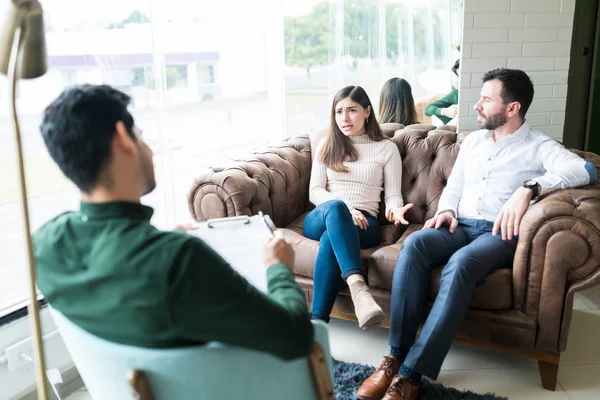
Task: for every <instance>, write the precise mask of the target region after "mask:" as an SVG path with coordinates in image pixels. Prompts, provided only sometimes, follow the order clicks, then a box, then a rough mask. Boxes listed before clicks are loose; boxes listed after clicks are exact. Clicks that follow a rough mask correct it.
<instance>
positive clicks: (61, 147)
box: [40, 84, 135, 192]
mask: <svg viewBox="0 0 600 400" xmlns="http://www.w3.org/2000/svg"><path fill="white" fill-rule="evenodd" d="M130 100H131V98H130V97H129V96H128V95H126V94H125V93H123V92H121V91H119V90H117V89H114V88H112V87H110V86H108V85H87V84H86V85H78V86H73V87H70V88H68V89H66V90H64V91H63V92H62V93H61V94H60V96H58V98H56V99H55V100H54V101H53V102H52V103H51V104H50V105H49V106H48V107H46V110H44V117H43V120H42V124H41V125H40V130H41V132H42V136H43V138H44V143H45V144H46V148H47V149H48V152H49V153H50V156H51V157H52V159H54V161H55V162H56V164H58V166H59V168H60V169H61V171H62V172H63V173H64V174H65V176H66V177H67V178H69V179H70V180H71V181H73V183H74V184H75V185H77V187H78V188H79V189H80V190H81V191H83V192H89V191H90V190H92V189H93V188H94V186H96V184H97V183H98V181H99V179H100V178H101V173H102V171H103V168H104V167H105V166H106V164H107V162H108V161H109V160H110V157H111V142H112V138H113V135H114V133H115V125H116V123H117V122H118V121H122V122H123V124H124V125H125V128H126V129H127V132H128V133H129V135H130V136H131V137H132V138H135V136H134V134H133V129H132V128H133V117H132V116H131V114H130V113H129V111H127V106H128V105H129V102H130Z"/></svg>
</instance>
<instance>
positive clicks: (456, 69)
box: [452, 58, 460, 76]
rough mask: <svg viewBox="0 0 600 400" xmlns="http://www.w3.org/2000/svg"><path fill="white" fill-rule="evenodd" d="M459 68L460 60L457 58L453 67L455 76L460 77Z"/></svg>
mask: <svg viewBox="0 0 600 400" xmlns="http://www.w3.org/2000/svg"><path fill="white" fill-rule="evenodd" d="M459 68H460V58H457V59H456V61H454V65H453V66H452V72H454V75H456V76H458V69H459Z"/></svg>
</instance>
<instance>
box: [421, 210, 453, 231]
mask: <svg viewBox="0 0 600 400" xmlns="http://www.w3.org/2000/svg"><path fill="white" fill-rule="evenodd" d="M443 225H448V226H449V227H450V228H448V230H449V231H450V233H454V231H455V230H456V227H457V226H458V220H457V219H456V218H454V211H452V210H445V211H442V212H441V213H439V214H438V215H436V216H435V217H433V218H431V219H428V220H427V221H425V225H423V228H422V229H429V228H435V229H440V228H441V227H442V226H443Z"/></svg>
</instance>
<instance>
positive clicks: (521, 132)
mask: <svg viewBox="0 0 600 400" xmlns="http://www.w3.org/2000/svg"><path fill="white" fill-rule="evenodd" d="M530 130H531V128H530V127H529V124H528V123H527V122H523V125H521V127H520V128H519V129H517V131H516V132H515V133H512V134H510V135H508V136H506V137H505V138H504V139H517V138H518V139H521V140H522V141H524V140H525V138H526V137H527V134H528V133H529V131H530ZM493 132H494V131H493V130H488V131H487V133H486V134H485V138H486V139H488V140H492V141H493V140H494V138H493V135H492V133H493Z"/></svg>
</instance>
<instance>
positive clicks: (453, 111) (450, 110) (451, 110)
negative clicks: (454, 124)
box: [442, 105, 458, 119]
mask: <svg viewBox="0 0 600 400" xmlns="http://www.w3.org/2000/svg"><path fill="white" fill-rule="evenodd" d="M457 114H458V107H457V106H456V105H451V106H450V107H447V108H442V115H444V116H445V117H448V118H450V119H452V118H454V117H456V115H457Z"/></svg>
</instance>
